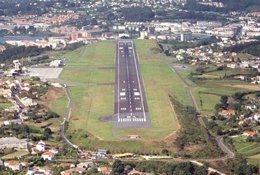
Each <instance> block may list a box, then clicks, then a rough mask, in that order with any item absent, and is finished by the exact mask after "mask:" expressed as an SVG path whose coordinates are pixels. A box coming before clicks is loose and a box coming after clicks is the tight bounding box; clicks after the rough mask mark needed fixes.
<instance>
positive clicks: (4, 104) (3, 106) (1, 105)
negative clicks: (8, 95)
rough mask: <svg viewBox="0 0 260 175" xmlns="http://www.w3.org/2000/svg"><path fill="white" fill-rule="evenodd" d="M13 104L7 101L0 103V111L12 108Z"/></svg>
mask: <svg viewBox="0 0 260 175" xmlns="http://www.w3.org/2000/svg"><path fill="white" fill-rule="evenodd" d="M12 106H13V104H12V103H11V102H9V101H7V102H0V109H6V108H10V107H12Z"/></svg>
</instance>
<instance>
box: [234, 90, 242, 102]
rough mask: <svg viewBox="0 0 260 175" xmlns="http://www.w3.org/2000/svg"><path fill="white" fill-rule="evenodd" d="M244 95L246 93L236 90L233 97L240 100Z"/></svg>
mask: <svg viewBox="0 0 260 175" xmlns="http://www.w3.org/2000/svg"><path fill="white" fill-rule="evenodd" d="M243 96H244V93H242V92H236V93H235V94H234V95H233V98H234V99H235V100H238V101H240V100H242V98H243Z"/></svg>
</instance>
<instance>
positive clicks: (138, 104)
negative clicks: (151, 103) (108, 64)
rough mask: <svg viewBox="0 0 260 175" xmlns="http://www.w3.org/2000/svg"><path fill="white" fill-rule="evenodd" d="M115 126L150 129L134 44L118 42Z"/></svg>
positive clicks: (126, 41) (128, 41) (127, 41)
mask: <svg viewBox="0 0 260 175" xmlns="http://www.w3.org/2000/svg"><path fill="white" fill-rule="evenodd" d="M116 65H117V66H116V85H115V105H114V115H115V117H114V118H115V120H114V126H115V127H118V128H147V127H150V117H149V112H148V107H147V102H146V97H145V92H144V87H143V82H142V77H141V73H140V70H139V64H138V59H137V56H136V52H135V47H134V44H133V42H132V41H131V40H120V41H118V42H117V59H116Z"/></svg>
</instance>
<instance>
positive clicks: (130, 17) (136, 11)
mask: <svg viewBox="0 0 260 175" xmlns="http://www.w3.org/2000/svg"><path fill="white" fill-rule="evenodd" d="M122 14H123V16H124V18H125V20H126V21H135V22H137V21H140V22H145V21H151V20H152V19H153V18H154V15H155V14H154V12H153V11H152V10H151V9H150V8H149V7H130V8H124V9H122Z"/></svg>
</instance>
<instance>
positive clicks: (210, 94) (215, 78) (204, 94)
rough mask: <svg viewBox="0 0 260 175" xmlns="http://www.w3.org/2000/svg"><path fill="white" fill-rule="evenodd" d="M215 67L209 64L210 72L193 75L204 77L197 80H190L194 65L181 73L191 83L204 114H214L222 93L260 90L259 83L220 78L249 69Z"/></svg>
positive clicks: (230, 93)
mask: <svg viewBox="0 0 260 175" xmlns="http://www.w3.org/2000/svg"><path fill="white" fill-rule="evenodd" d="M215 69H216V67H215V66H213V65H210V66H207V69H206V70H207V71H209V72H208V73H206V74H203V75H199V76H197V75H195V76H193V77H194V78H198V77H200V78H202V77H203V79H195V81H191V80H190V72H191V71H192V70H194V67H191V68H190V69H189V70H186V71H181V72H180V75H181V76H182V77H183V78H184V79H186V81H187V82H188V83H189V86H190V88H191V91H192V94H193V96H194V98H195V100H196V103H197V107H198V110H199V111H200V112H202V113H204V114H212V113H213V112H214V107H215V105H216V104H217V103H219V99H220V97H221V96H222V95H228V96H230V95H233V94H234V93H235V92H248V91H257V90H258V91H259V90H260V87H259V85H254V84H250V83H246V82H243V81H240V80H229V79H219V78H220V77H223V76H224V75H225V74H226V75H234V74H246V73H248V71H245V70H238V69H227V70H223V71H213V70H215ZM216 87H217V88H216Z"/></svg>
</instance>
